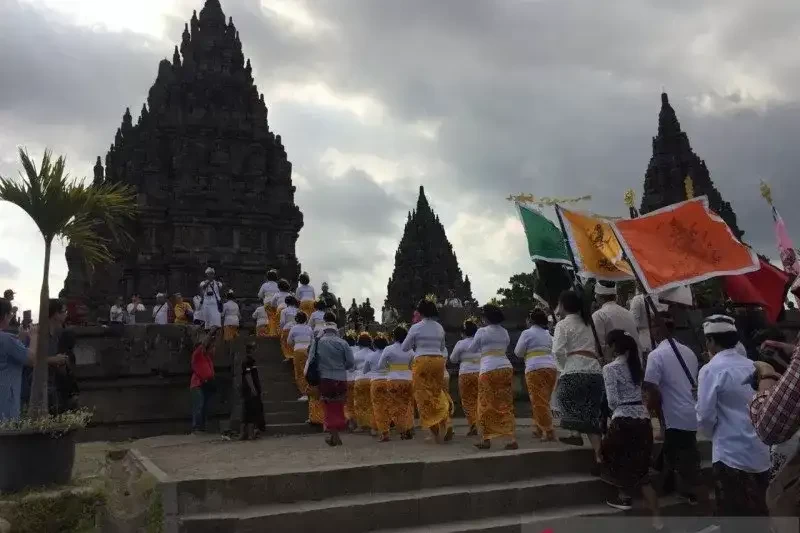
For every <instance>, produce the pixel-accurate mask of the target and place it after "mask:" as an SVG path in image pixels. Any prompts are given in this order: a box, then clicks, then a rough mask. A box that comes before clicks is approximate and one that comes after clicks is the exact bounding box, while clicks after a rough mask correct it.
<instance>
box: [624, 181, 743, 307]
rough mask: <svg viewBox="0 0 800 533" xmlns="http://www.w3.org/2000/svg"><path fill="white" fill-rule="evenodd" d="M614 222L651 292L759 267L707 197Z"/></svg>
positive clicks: (640, 275) (647, 289)
mask: <svg viewBox="0 0 800 533" xmlns="http://www.w3.org/2000/svg"><path fill="white" fill-rule="evenodd" d="M611 224H613V226H614V229H615V231H616V234H617V237H618V239H619V242H620V244H621V245H622V248H623V249H624V250H625V254H626V255H627V257H628V259H629V261H630V263H631V265H633V268H635V269H636V272H637V274H638V275H639V278H640V279H641V280H642V283H643V284H644V287H645V290H646V291H647V292H648V293H652V292H658V291H663V290H666V289H671V288H674V287H678V286H681V285H689V284H691V283H697V282H700V281H704V280H707V279H709V278H713V277H716V276H730V275H737V274H746V273H748V272H753V271H755V270H758V268H759V262H758V256H757V255H756V253H755V252H754V251H753V250H751V249H750V248H748V247H747V246H745V245H744V244H742V243H741V242H739V241H738V240H737V239H736V237H734V235H733V233H732V232H731V230H730V228H728V225H727V224H725V222H724V221H723V220H722V219H721V218H719V217H718V216H717V215H716V214H714V213H712V212H711V211H710V210H709V209H708V201H707V199H706V197H705V196H699V197H697V198H693V199H691V200H687V201H685V202H681V203H678V204H673V205H669V206H667V207H664V208H662V209H659V210H658V211H653V212H652V213H648V214H646V215H643V216H640V217H639V218H634V219H631V220H617V221H614V222H612V223H611Z"/></svg>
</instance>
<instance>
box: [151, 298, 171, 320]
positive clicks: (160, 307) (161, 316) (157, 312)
mask: <svg viewBox="0 0 800 533" xmlns="http://www.w3.org/2000/svg"><path fill="white" fill-rule="evenodd" d="M153 322H155V323H156V324H169V304H168V303H167V302H164V303H163V304H156V305H154V306H153Z"/></svg>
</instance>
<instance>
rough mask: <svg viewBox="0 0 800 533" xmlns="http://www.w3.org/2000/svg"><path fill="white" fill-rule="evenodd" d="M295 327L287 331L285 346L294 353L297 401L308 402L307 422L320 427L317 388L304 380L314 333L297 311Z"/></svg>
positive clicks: (322, 419) (323, 417) (321, 415)
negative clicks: (298, 393)
mask: <svg viewBox="0 0 800 533" xmlns="http://www.w3.org/2000/svg"><path fill="white" fill-rule="evenodd" d="M294 321H295V325H294V326H292V329H291V330H289V337H288V338H287V339H286V342H287V344H288V345H289V347H290V349H291V350H292V351H293V353H294V357H293V358H292V364H293V365H294V380H295V383H296V384H297V389H298V390H299V391H300V398H298V400H299V401H308V420H306V422H307V423H309V424H314V425H321V424H322V423H323V422H324V419H325V412H324V409H323V405H322V400H321V399H320V395H319V390H318V389H317V387H312V386H311V385H310V384H309V383H308V381H307V380H306V372H305V369H306V361H308V350H309V347H310V346H311V340H312V338H313V336H314V331H313V330H312V329H311V326H309V325H308V324H307V323H306V322H307V318H306V314H305V313H303V312H302V311H298V312H297V314H296V315H295V317H294Z"/></svg>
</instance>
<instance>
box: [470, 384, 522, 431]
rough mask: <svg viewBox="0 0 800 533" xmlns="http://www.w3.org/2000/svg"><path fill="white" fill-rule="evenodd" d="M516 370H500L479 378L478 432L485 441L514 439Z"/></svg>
mask: <svg viewBox="0 0 800 533" xmlns="http://www.w3.org/2000/svg"><path fill="white" fill-rule="evenodd" d="M513 380H514V370H513V369H512V368H499V369H497V370H492V371H490V372H486V373H485V374H481V375H480V377H478V430H479V431H480V434H481V437H482V438H483V439H494V438H497V437H511V438H514V430H515V426H516V419H515V418H514V388H513Z"/></svg>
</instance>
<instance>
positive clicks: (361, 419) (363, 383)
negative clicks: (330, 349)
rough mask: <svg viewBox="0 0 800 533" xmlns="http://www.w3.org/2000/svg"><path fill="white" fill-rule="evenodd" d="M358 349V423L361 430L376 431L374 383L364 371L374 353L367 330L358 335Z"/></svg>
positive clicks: (355, 402)
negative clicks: (373, 400) (373, 403)
mask: <svg viewBox="0 0 800 533" xmlns="http://www.w3.org/2000/svg"><path fill="white" fill-rule="evenodd" d="M356 344H357V345H358V349H357V350H356V351H355V353H354V354H353V359H354V360H355V367H354V369H353V370H354V376H353V379H354V380H355V385H354V386H353V409H354V411H355V415H356V425H357V427H358V429H359V430H361V431H370V432H372V431H375V415H374V412H373V410H372V391H371V388H372V384H371V382H370V378H369V376H368V375H366V374H365V373H364V365H365V364H366V362H367V359H368V358H369V357H370V356H371V355H372V353H373V349H372V337H371V336H370V334H369V333H367V332H366V331H362V332H361V333H360V334H359V335H358V340H357V341H356Z"/></svg>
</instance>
